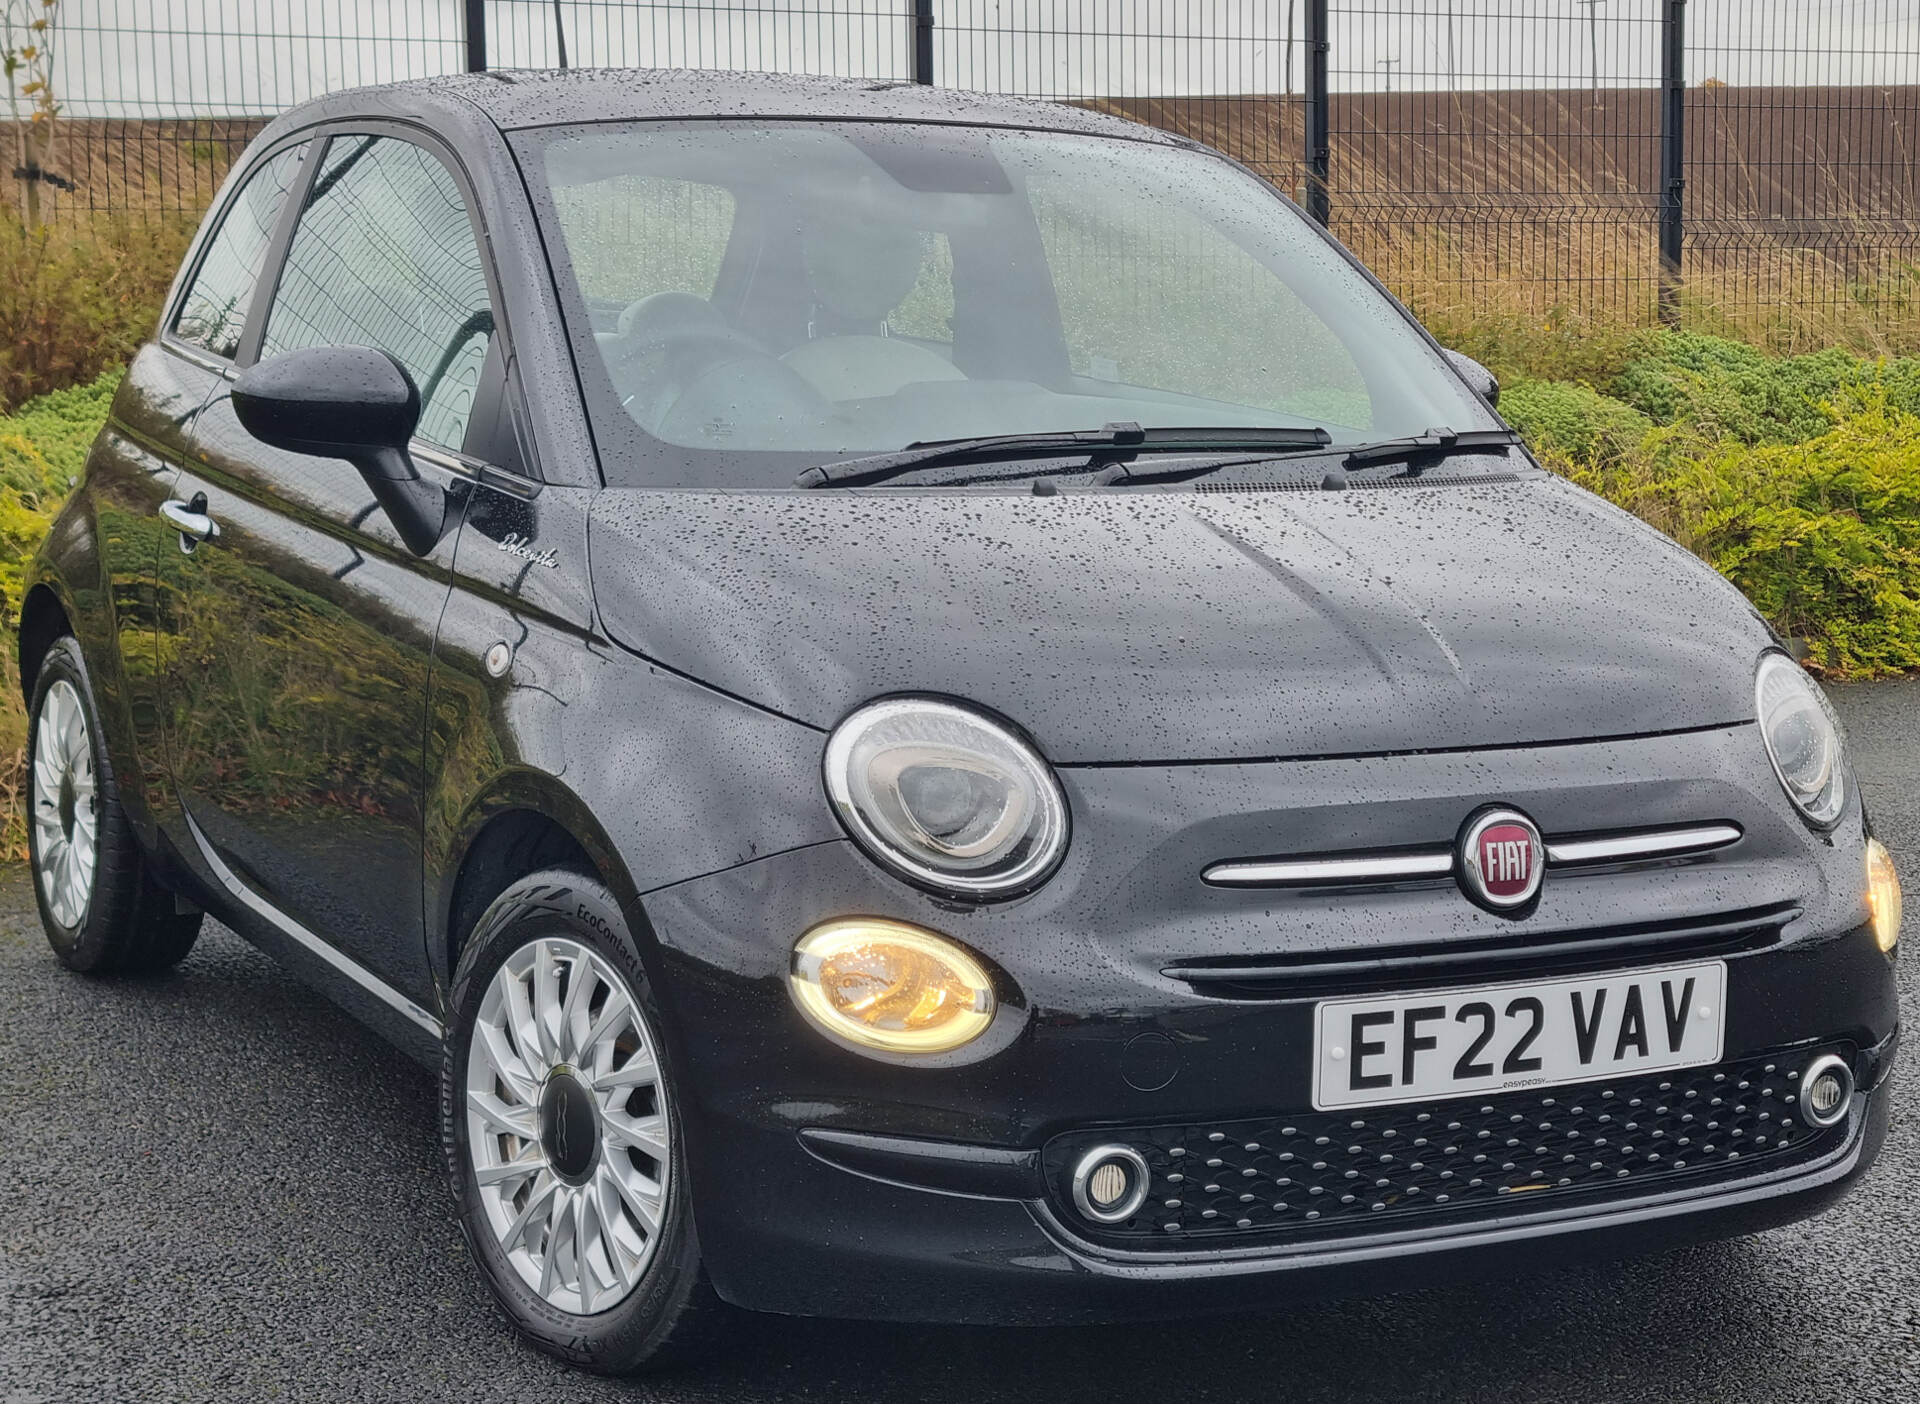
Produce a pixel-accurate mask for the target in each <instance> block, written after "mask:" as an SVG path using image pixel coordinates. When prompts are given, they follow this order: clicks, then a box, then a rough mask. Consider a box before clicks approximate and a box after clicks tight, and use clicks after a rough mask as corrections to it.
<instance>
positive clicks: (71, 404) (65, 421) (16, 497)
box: [0, 368, 121, 857]
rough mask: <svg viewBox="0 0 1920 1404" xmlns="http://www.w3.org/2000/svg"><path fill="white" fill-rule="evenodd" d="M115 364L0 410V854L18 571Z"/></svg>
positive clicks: (11, 769) (14, 735) (19, 849)
mask: <svg viewBox="0 0 1920 1404" xmlns="http://www.w3.org/2000/svg"><path fill="white" fill-rule="evenodd" d="M120 376H121V372H120V371H119V370H118V369H117V368H116V369H114V370H111V371H108V372H107V373H106V374H105V375H102V376H100V377H99V378H98V379H97V380H95V381H93V382H92V383H91V384H89V385H83V386H77V387H75V388H73V389H71V390H62V391H60V392H58V393H57V394H53V395H46V396H42V397H41V398H40V399H37V400H35V401H33V402H32V403H31V404H28V405H25V406H23V407H22V408H21V409H20V410H19V411H18V412H16V413H14V414H11V415H8V414H0V624H3V625H4V628H5V633H6V639H5V641H4V643H0V659H4V662H0V804H4V806H5V810H4V819H3V820H0V857H22V856H24V855H25V852H26V820H25V817H24V815H23V814H22V812H21V809H20V804H19V796H20V795H21V793H22V787H21V771H20V767H21V765H22V763H23V762H24V759H25V756H26V744H27V712H26V706H25V703H24V701H23V699H22V698H21V696H20V678H19V672H18V668H17V665H16V663H15V660H14V651H13V637H12V636H13V627H14V624H15V622H16V621H17V620H18V619H19V618H20V600H21V593H22V592H21V573H22V571H23V570H24V569H25V567H26V564H27V561H28V559H29V558H30V557H31V556H32V555H33V553H34V551H35V550H37V549H38V548H39V545H40V539H41V538H42V537H43V536H45V535H46V533H47V527H48V525H49V524H50V523H51V522H52V521H53V518H54V514H55V513H56V512H58V511H59V510H60V504H61V503H62V502H63V501H64V500H65V499H66V496H67V492H68V490H69V487H70V484H71V482H72V480H73V479H74V478H76V477H78V476H79V474H80V471H81V469H82V468H83V467H84V466H85V465H86V461H87V449H88V447H89V446H90V445H91V444H92V443H93V438H94V435H95V434H97V433H99V431H100V426H101V425H102V424H103V423H105V421H106V417H107V407H108V406H109V405H110V404H111V403H112V402H113V392H114V389H115V388H116V387H117V386H118V385H119V384H120Z"/></svg>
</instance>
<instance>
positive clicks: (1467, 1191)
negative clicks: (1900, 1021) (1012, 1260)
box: [1045, 1047, 1852, 1249]
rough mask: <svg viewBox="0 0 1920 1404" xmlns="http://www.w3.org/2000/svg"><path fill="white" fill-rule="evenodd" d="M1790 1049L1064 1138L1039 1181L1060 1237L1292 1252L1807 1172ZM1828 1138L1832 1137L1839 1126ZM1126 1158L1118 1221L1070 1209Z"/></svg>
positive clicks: (1810, 1054)
mask: <svg viewBox="0 0 1920 1404" xmlns="http://www.w3.org/2000/svg"><path fill="white" fill-rule="evenodd" d="M1823 1052H1837V1053H1840V1054H1841V1055H1842V1056H1843V1057H1847V1058H1849V1059H1851V1056H1852V1050H1851V1049H1850V1048H1841V1047H1830V1048H1803V1049H1796V1050H1794V1051H1792V1052H1790V1053H1779V1054H1774V1055H1769V1056H1764V1057H1759V1058H1753V1059H1749V1060H1745V1061H1742V1062H1738V1063H1723V1064H1720V1065H1718V1066H1716V1067H1709V1068H1695V1069H1689V1070H1687V1071H1684V1072H1678V1073H1662V1074H1656V1075H1653V1076H1648V1077H1636V1078H1623V1079H1619V1080H1615V1081H1611V1082H1595V1083H1587V1084H1582V1085H1580V1086H1576V1087H1559V1088H1553V1089H1550V1090H1546V1091H1537V1092H1510V1093H1503V1094H1499V1095H1496V1096H1490V1097H1478V1098H1461V1099H1458V1100H1454V1101H1446V1102H1434V1103H1429V1104H1426V1105H1407V1106H1394V1107H1382V1108H1375V1109H1368V1110H1357V1111H1350V1112H1302V1113H1299V1114H1297V1115H1293V1114H1289V1115H1285V1116H1267V1117H1256V1118H1250V1119H1247V1120H1242V1121H1231V1122H1217V1123H1213V1124H1201V1125H1175V1126H1152V1127H1144V1128H1139V1129H1131V1130H1129V1129H1122V1130H1116V1129H1114V1128H1106V1129H1104V1130H1097V1131H1086V1132H1071V1133H1068V1134H1066V1135H1063V1136H1057V1137H1055V1138H1054V1139H1053V1140H1052V1141H1051V1142H1049V1143H1048V1145H1047V1148H1046V1153H1045V1165H1046V1170H1047V1175H1048V1183H1049V1185H1050V1187H1051V1188H1052V1191H1053V1194H1054V1198H1055V1204H1056V1207H1057V1208H1058V1209H1059V1210H1060V1212H1061V1216H1062V1219H1063V1221H1064V1222H1066V1223H1068V1224H1072V1225H1074V1226H1075V1228H1076V1230H1077V1231H1079V1232H1081V1233H1083V1234H1085V1235H1086V1236H1088V1237H1090V1238H1097V1239H1105V1240H1111V1241H1125V1242H1127V1243H1129V1244H1130V1245H1131V1246H1134V1247H1162V1248H1169V1249H1172V1248H1179V1247H1183V1246H1188V1247H1190V1246H1197V1245H1198V1244H1200V1243H1204V1244H1206V1245H1208V1246H1214V1247H1221V1246H1229V1245H1228V1244H1225V1243H1222V1242H1221V1240H1238V1241H1244V1242H1246V1243H1249V1244H1251V1243H1258V1242H1272V1241H1275V1240H1294V1239H1299V1240H1307V1239H1314V1238H1322V1237H1328V1236H1338V1235H1340V1234H1343V1233H1345V1234H1352V1233H1365V1232H1374V1231H1380V1230H1386V1229H1395V1228H1405V1227H1409V1226H1411V1224H1412V1223H1413V1221H1416V1220H1417V1221H1422V1222H1427V1221H1433V1220H1438V1219H1443V1218H1470V1217H1474V1216H1476V1215H1479V1216H1485V1215H1488V1214H1497V1213H1500V1212H1503V1211H1511V1210H1514V1209H1517V1208H1520V1207H1525V1208H1526V1209H1535V1208H1544V1207H1547V1206H1548V1205H1550V1204H1551V1205H1558V1204H1560V1203H1564V1202H1567V1201H1569V1200H1572V1199H1576V1198H1579V1199H1589V1200H1591V1199H1595V1198H1609V1197H1610V1198H1623V1197H1625V1196H1628V1195H1636V1196H1637V1195H1643V1194H1648V1193H1655V1192H1658V1191H1659V1190H1660V1189H1663V1188H1667V1187H1670V1186H1671V1185H1673V1184H1675V1183H1677V1182H1680V1181H1686V1182H1693V1181H1695V1180H1700V1179H1711V1178H1716V1177H1717V1178H1722V1179H1726V1178H1733V1177H1736V1176H1740V1175H1745V1174H1750V1173H1752V1172H1753V1171H1754V1170H1755V1169H1757V1168H1761V1167H1771V1166H1774V1165H1777V1164H1780V1163H1784V1162H1787V1161H1790V1160H1795V1159H1803V1158H1811V1157H1812V1156H1814V1155H1817V1154H1820V1153H1822V1152H1823V1151H1824V1149H1825V1148H1827V1147H1828V1146H1830V1145H1832V1144H1834V1143H1836V1142H1837V1140H1838V1139H1839V1138H1840V1137H1841V1136H1842V1135H1843V1134H1844V1133H1843V1132H1842V1131H1841V1130H1840V1129H1839V1128H1832V1129H1829V1130H1825V1131H1817V1130H1815V1129H1813V1128H1811V1127H1809V1126H1807V1125H1806V1124H1805V1123H1804V1122H1803V1121H1801V1119H1800V1115H1799V1102H1798V1097H1797V1095H1796V1094H1797V1092H1798V1088H1799V1076H1800V1069H1802V1068H1804V1067H1805V1066H1807V1064H1808V1063H1809V1062H1811V1061H1812V1060H1813V1059H1814V1058H1815V1057H1817V1056H1819V1055H1820V1054H1821V1053H1823ZM1844 1125H1845V1123H1844V1122H1843V1123H1842V1126H1844ZM1106 1144H1119V1145H1130V1146H1132V1147H1133V1148H1134V1149H1136V1150H1138V1151H1139V1152H1140V1154H1141V1155H1142V1156H1143V1157H1145V1159H1146V1162H1147V1167H1148V1170H1149V1172H1150V1174H1151V1188H1150V1191H1149V1193H1148V1195H1147V1200H1146V1203H1145V1204H1144V1205H1143V1206H1142V1208H1141V1210H1140V1212H1139V1213H1138V1214H1136V1215H1134V1217H1133V1218H1131V1219H1129V1220H1127V1221H1126V1222H1125V1223H1121V1224H1113V1225H1108V1226H1104V1227H1102V1226H1097V1225H1093V1224H1089V1223H1087V1222H1086V1221H1085V1220H1083V1219H1081V1218H1079V1216H1078V1215H1077V1214H1076V1213H1075V1212H1074V1210H1073V1209H1072V1207H1071V1206H1072V1200H1071V1198H1070V1196H1069V1195H1068V1193H1067V1192H1066V1191H1067V1184H1068V1180H1069V1178H1070V1176H1071V1175H1072V1171H1073V1164H1074V1162H1075V1160H1076V1159H1077V1158H1078V1156H1079V1155H1080V1154H1081V1153H1083V1152H1085V1151H1086V1150H1088V1149H1091V1148H1092V1147H1093V1146H1096V1145H1106Z"/></svg>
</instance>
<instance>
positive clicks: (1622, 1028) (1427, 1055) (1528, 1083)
mask: <svg viewBox="0 0 1920 1404" xmlns="http://www.w3.org/2000/svg"><path fill="white" fill-rule="evenodd" d="M1726 990H1727V967H1726V962H1724V961H1718V960H1708V961H1700V962H1699V963H1697V964H1693V965H1675V966H1669V967H1667V968H1665V969H1660V970H1635V971H1632V972H1630V973H1625V974H1619V975H1580V976H1573V977H1570V978H1568V979H1564V980H1532V981H1527V982H1525V983H1523V984H1515V985H1485V986H1482V987H1480V988H1478V989H1468V990H1447V991H1444V992H1442V993H1437V994H1435V993H1427V994H1404V995H1378V996H1372V997H1369V998H1364V999H1330V1000H1323V1001H1322V1002H1321V1003H1320V1004H1319V1006H1318V1007H1317V1008H1316V1009H1315V1011H1314V1029H1313V1105H1314V1107H1315V1109H1316V1110H1319V1111H1336V1110H1339V1109H1340V1108H1343V1107H1372V1106H1380V1105H1382V1104H1384V1103H1388V1102H1430V1101H1436V1100H1440V1099H1443V1098H1447V1097H1471V1096H1474V1095H1477V1094H1481V1093H1487V1092H1506V1091H1511V1090H1513V1089H1515V1088H1521V1087H1558V1086H1561V1085H1563V1084H1565V1083H1570V1082H1586V1081H1590V1080H1592V1079H1595V1078H1606V1077H1616V1076H1620V1075H1622V1074H1627V1073H1647V1072H1660V1071H1663V1070H1665V1069H1668V1068H1695V1067H1700V1066H1701V1065H1703V1064H1706V1063H1717V1062H1719V1061H1720V1051H1721V1049H1720V1045H1721V1039H1722V1035H1723V1034H1724V1032H1725V1030H1726Z"/></svg>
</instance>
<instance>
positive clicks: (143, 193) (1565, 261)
mask: <svg viewBox="0 0 1920 1404" xmlns="http://www.w3.org/2000/svg"><path fill="white" fill-rule="evenodd" d="M55 11H56V13H58V14H59V16H60V20H59V45H60V62H59V63H58V64H57V65H56V67H55V75H54V76H55V80H56V88H57V89H58V95H59V97H60V99H61V101H62V103H63V105H64V108H65V111H64V115H63V116H62V117H61V118H60V119H59V122H58V136H57V140H56V144H55V146H54V148H53V150H52V151H51V152H50V153H48V155H47V158H46V160H45V161H44V166H45V177H44V179H42V180H41V182H40V186H39V189H38V191H37V193H38V194H39V195H40V197H41V199H40V204H41V207H42V209H43V211H44V212H46V213H47V215H48V216H49V217H51V218H55V219H61V218H75V217H85V216H91V215H98V214H103V213H104V214H113V215H124V214H133V215H139V216H156V215H157V216H162V217H168V216H191V215H192V214H194V213H195V212H197V211H198V210H199V209H200V208H201V207H202V206H203V205H204V204H205V203H206V201H207V200H208V198H209V197H210V196H211V194H212V192H213V190H214V189H215V187H216V186H217V184H218V182H219V180H220V178H221V176H222V175H223V174H224V171H225V169H226V167H227V166H228V165H229V164H230V162H231V161H232V160H233V158H234V157H235V156H236V155H237V154H238V152H239V151H240V149H241V148H242V147H243V146H244V145H245V143H246V141H247V140H248V139H249V138H250V137H251V135H252V134H253V132H254V131H256V130H257V129H258V127H259V125H260V123H261V122H262V121H264V120H265V119H266V118H267V117H268V116H270V115H271V114H272V113H274V112H276V111H278V110H280V109H281V108H283V107H284V106H286V105H288V104H289V103H292V102H297V101H300V100H302V99H305V98H307V97H310V96H312V95H314V94H316V93H320V92H325V91H330V90H333V89H337V88H341V87H347V86H352V85H354V84H359V83H369V82H381V81H387V80H390V79H396V78H405V77H415V76H424V75H428V74H436V73H447V72H453V71H458V70H461V69H464V68H466V67H468V66H470V65H471V64H473V63H474V62H476V61H479V60H480V59H481V58H482V56H483V55H484V61H485V62H486V63H487V64H488V65H489V66H493V67H517V66H528V67H537V66H548V65H553V64H557V63H559V62H561V61H562V60H563V58H564V60H565V61H566V62H568V63H570V64H573V65H576V66H584V65H609V66H630V67H648V66H667V65H672V66H689V67H710V68H731V69H758V70H780V71H792V72H806V73H819V74H837V75H844V76H853V77H860V78H867V79H873V80H876V81H893V82H906V81H914V80H916V79H918V80H921V81H932V82H934V83H937V84H940V85H943V86H951V87H964V88H975V89H984V90H988V91H995V92H1002V93H1015V94H1023V95H1027V96H1032V97H1038V98H1045V99H1052V100H1058V101H1069V102H1077V103H1083V104H1086V105H1089V106H1094V107H1098V108H1102V109H1104V110H1108V111H1112V112H1115V113H1119V114H1121V115H1124V116H1127V117H1130V118H1133V119H1135V120H1139V121H1143V122H1148V123H1151V124H1153V125H1156V126H1160V127H1165V128H1168V129H1171V130H1175V131H1179V132H1182V133H1185V134H1187V135H1191V136H1194V137H1196V138H1198V139H1200V140H1202V141H1205V142H1207V143H1209V144H1211V145H1213V146H1216V147H1219V148H1220V149H1222V150H1224V151H1227V152H1228V153H1230V154H1231V155H1233V156H1235V157H1237V158H1238V159H1240V160H1241V161H1243V162H1245V163H1246V164H1248V165H1249V166H1251V167H1252V168H1253V169H1254V170H1256V171H1258V172H1259V173H1260V174H1261V175H1263V176H1265V177H1266V178H1267V179H1269V180H1271V181H1273V182H1274V183H1275V184H1276V185H1278V186H1280V187H1281V188H1282V189H1284V190H1287V191H1288V192H1289V193H1293V194H1299V193H1300V192H1301V191H1302V190H1303V182H1304V181H1305V179H1306V177H1307V175H1308V174H1309V172H1310V170H1311V168H1312V167H1311V160H1310V157H1309V153H1308V151H1307V138H1308V133H1309V132H1310V131H1312V130H1314V127H1313V124H1312V120H1311V119H1312V118H1313V117H1315V116H1316V115H1317V116H1318V117H1319V118H1320V119H1321V121H1322V122H1323V123H1324V129H1325V131H1326V137H1327V154H1326V170H1327V179H1326V188H1327V206H1328V213H1329V222H1330V223H1331V225H1332V227H1333V228H1334V229H1335V231H1336V232H1337V233H1339V234H1340V236H1341V237H1342V238H1343V239H1345V240H1346V241H1347V242H1348V243H1349V244H1350V245H1351V246H1353V247H1354V248H1355V250H1356V251H1357V252H1358V253H1359V254H1360V255H1361V256H1362V257H1363V258H1364V259H1365V260H1366V261H1367V262H1368V263H1369V264H1370V265H1371V266H1373V267H1374V268H1375V269H1376V270H1377V271H1379V272H1380V273H1381V274H1382V275H1383V276H1384V277H1385V278H1386V279H1387V281H1388V282H1389V283H1390V284H1392V285H1393V286H1394V287H1395V288H1396V290H1398V291H1400V292H1401V293H1402V294H1403V295H1406V296H1408V297H1410V298H1411V299H1412V300H1413V301H1414V302H1415V304H1416V306H1417V307H1419V308H1420V309H1421V310H1422V311H1424V312H1429V313H1432V314H1438V315H1446V314H1449V313H1454V312H1458V313H1460V314H1461V315H1470V314H1473V313H1474V312H1476V311H1482V310H1497V311H1503V312H1507V313H1510V314H1514V315H1519V316H1525V317H1531V318H1537V319H1540V320H1541V321H1543V322H1548V323H1551V322H1552V321H1553V320H1554V319H1556V318H1597V319H1609V320H1621V321H1631V322H1641V321H1646V320H1650V319H1652V318H1653V317H1655V316H1656V315H1658V313H1659V311H1660V309H1661V307H1662V291H1663V287H1664V288H1665V289H1666V291H1667V304H1668V306H1669V307H1671V308H1677V311H1678V312H1679V314H1680V315H1681V316H1682V317H1684V318H1686V319H1688V320H1689V321H1690V322H1692V323H1694V324H1700V325H1707V326H1715V327H1717V326H1722V325H1724V326H1725V327H1727V328H1728V329H1733V330H1741V331H1747V332H1750V333H1762V334H1772V333H1774V332H1775V331H1776V330H1778V329H1779V328H1780V327H1781V326H1783V325H1785V324H1788V323H1791V326H1790V327H1789V328H1788V331H1789V338H1788V339H1791V338H1792V337H1793V336H1804V335H1805V334H1806V333H1807V331H1808V329H1809V328H1810V327H1811V328H1812V329H1813V332H1814V334H1815V335H1831V336H1837V337H1843V338H1846V339H1852V340H1856V341H1860V340H1864V341H1868V342H1874V341H1878V342H1881V343H1883V344H1890V343H1892V342H1895V341H1902V342H1914V341H1920V315H1916V314H1917V313H1920V309H1916V308H1915V307H1914V305H1913V300H1914V297H1915V295H1916V294H1917V293H1920V188H1917V182H1920V176H1917V175H1916V169H1917V167H1920V159H1917V158H1920V0H1687V2H1686V3H1682V0H663V2H662V3H639V2H638V0H559V3H557V4H556V3H554V0H383V2H382V3H377V4H376V3H373V0H353V3H339V2H338V0H276V3H274V4H271V5H266V4H260V5H255V4H247V3H234V0H87V3H85V4H82V3H81V0H56V5H55ZM1676 34H1681V35H1683V36H1684V42H1683V43H1681V44H1680V45H1679V46H1677V47H1676V48H1673V49H1672V50H1671V51H1669V41H1670V40H1671V39H1672V38H1673V37H1674V36H1675V35H1676ZM1316 35H1321V36H1324V41H1325V47H1324V49H1323V50H1321V51H1320V52H1321V53H1323V55H1324V63H1323V65H1321V67H1323V68H1324V72H1325V80H1324V85H1316V84H1315V82H1314V80H1313V74H1314V72H1315V68H1316V66H1315V64H1314V63H1313V58H1314V55H1315V52H1316V51H1315V49H1314V48H1313V46H1312V40H1313V38H1314V37H1315V36H1316ZM1682 87H1684V95H1683V101H1680V102H1677V103H1665V102H1663V96H1664V95H1666V94H1669V93H1679V92H1681V91H1682ZM1675 111H1677V112H1678V113H1679V115H1680V116H1681V117H1682V118H1683V119H1684V142H1683V144H1680V145H1677V146H1676V145H1674V143H1675V142H1677V141H1678V140H1679V138H1680V136H1681V133H1680V132H1679V131H1676V130H1674V116H1673V113H1674V112H1675ZM0 136H11V131H10V130H5V129H0ZM13 145H14V143H13V142H12V141H11V140H9V141H8V147H9V149H11V148H12V147H13ZM1663 153H1664V154H1668V155H1671V156H1683V158H1684V159H1683V160H1682V163H1681V164H1680V165H1679V166H1678V167H1676V168H1673V169H1672V170H1667V169H1663V165H1662V158H1663ZM10 164H12V165H14V166H15V168H16V180H15V181H14V182H13V183H12V184H11V185H0V191H4V192H5V193H4V195H0V198H13V199H17V198H18V195H19V192H20V190H21V188H22V187H21V186H20V184H19V181H18V179H17V175H18V171H19V169H21V168H22V162H21V161H20V160H18V159H16V160H15V161H13V162H11V163H10ZM27 164H32V163H31V162H28V163H27ZM1674 170H1677V171H1678V173H1679V174H1680V175H1681V176H1682V177H1683V180H1684V183H1683V185H1679V186H1673V185H1670V183H1669V181H1668V179H1667V177H1668V175H1670V174H1672V173H1673V171H1674ZM1663 209H1665V210H1666V211H1667V213H1668V216H1669V223H1668V233H1669V234H1670V235H1673V234H1677V235H1679V239H1678V244H1677V247H1678V252H1679V260H1678V263H1677V265H1675V266H1674V267H1672V268H1671V269H1670V270H1665V271H1663V265H1662V259H1661V236H1662V212H1663ZM1676 213H1677V214H1678V215H1679V216H1680V218H1679V220H1678V223H1677V225H1676V224H1674V223H1673V222H1672V216H1673V215H1674V214H1676ZM1827 322H1830V323H1831V324H1832V325H1831V326H1825V325H1823V323H1827Z"/></svg>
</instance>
